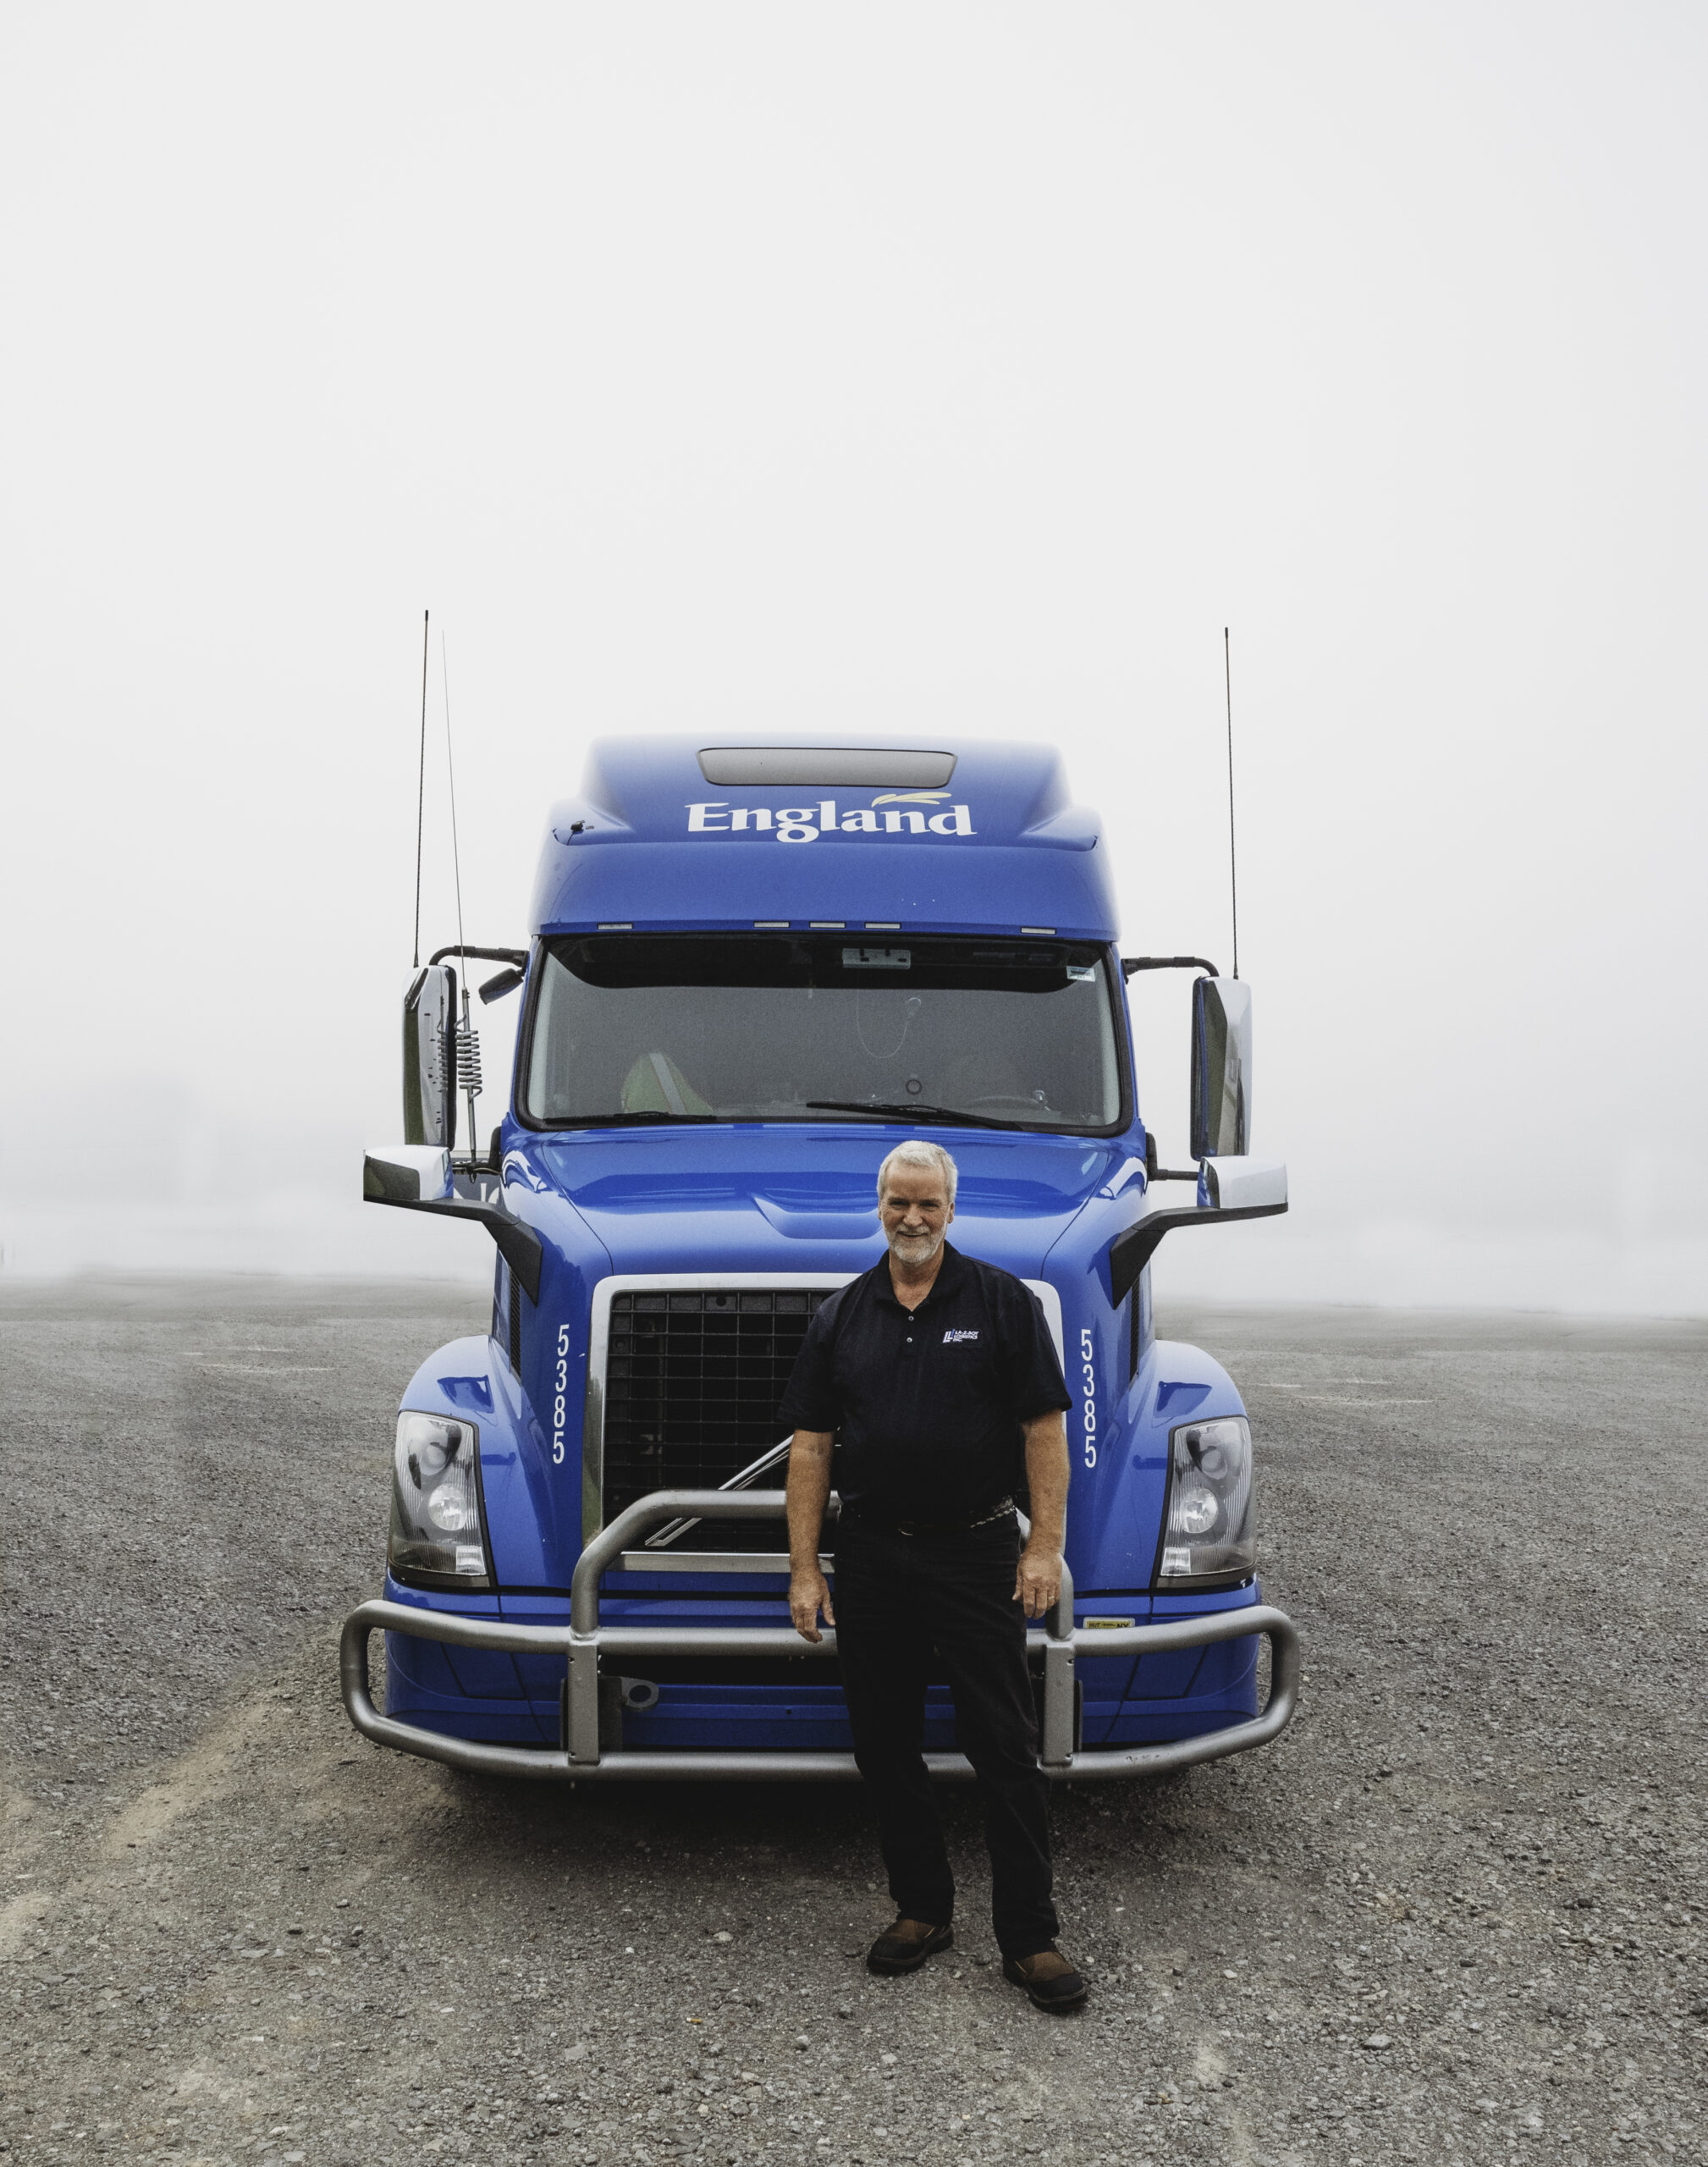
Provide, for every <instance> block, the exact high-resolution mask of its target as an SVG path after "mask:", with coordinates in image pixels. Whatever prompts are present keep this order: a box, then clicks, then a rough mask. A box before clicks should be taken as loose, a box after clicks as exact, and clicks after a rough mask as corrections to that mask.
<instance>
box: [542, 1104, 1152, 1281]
mask: <svg viewBox="0 0 1708 2167" xmlns="http://www.w3.org/2000/svg"><path fill="white" fill-rule="evenodd" d="M904 1133H906V1132H903V1131H901V1130H899V1129H895V1128H883V1129H874V1128H873V1127H872V1126H871V1125H869V1124H867V1123H864V1122H862V1123H858V1124H850V1125H847V1126H827V1127H825V1128H818V1126H816V1125H814V1126H813V1127H811V1128H808V1127H807V1126H805V1125H800V1126H794V1125H791V1126H789V1127H780V1126H779V1127H771V1128H762V1127H759V1126H758V1125H754V1126H752V1127H747V1126H733V1125H732V1126H728V1127H725V1126H723V1125H721V1124H720V1125H719V1126H718V1127H716V1128H682V1129H668V1128H643V1129H633V1130H605V1131H596V1132H593V1133H588V1132H587V1131H585V1130H584V1131H581V1132H580V1133H576V1134H574V1135H565V1136H540V1135H537V1134H532V1135H530V1134H526V1133H523V1134H522V1135H520V1136H517V1137H516V1138H515V1145H514V1148H513V1149H512V1150H511V1151H510V1152H509V1153H507V1154H506V1157H505V1168H504V1171H505V1176H506V1179H507V1181H509V1180H512V1179H517V1178H519V1179H520V1181H521V1184H522V1185H523V1186H524V1187H527V1188H534V1189H535V1190H536V1191H540V1190H549V1191H552V1192H554V1193H555V1194H559V1195H560V1196H563V1197H565V1198H566V1199H568V1200H569V1201H570V1203H571V1204H572V1205H574V1206H575V1208H576V1210H577V1211H578V1212H579V1213H580V1214H581V1216H582V1218H583V1219H585V1220H586V1221H587V1225H588V1226H589V1227H591V1228H592V1232H594V1233H595V1234H596V1235H597V1236H598V1239H599V1240H600V1241H601V1242H602V1243H603V1244H604V1247H605V1249H607V1251H608V1252H609V1255H610V1259H611V1265H612V1268H613V1269H614V1271H617V1272H619V1273H625V1274H626V1273H631V1272H636V1273H638V1272H647V1273H653V1272H675V1271H789V1272H800V1271H837V1272H852V1271H864V1270H865V1269H866V1268H867V1267H868V1265H872V1264H875V1263H876V1262H877V1260H878V1259H879V1257H880V1256H881V1255H882V1254H884V1241H883V1237H882V1235H881V1233H880V1232H879V1225H878V1212H877V1207H876V1199H875V1196H874V1188H875V1183H876V1181H877V1175H878V1168H879V1165H880V1164H881V1163H882V1161H883V1158H884V1154H885V1152H886V1151H888V1150H890V1149H892V1148H893V1146H894V1145H895V1144H897V1143H899V1142H900V1141H901V1138H902V1135H903V1134H904ZM932 1140H933V1141H934V1142H941V1143H942V1144H945V1147H946V1148H947V1149H948V1150H950V1152H952V1153H953V1155H954V1157H955V1161H956V1166H958V1167H959V1169H960V1188H959V1192H958V1194H957V1196H956V1215H955V1221H954V1227H953V1230H952V1232H951V1234H950V1239H951V1240H952V1241H953V1242H954V1243H955V1245H956V1248H957V1249H961V1251H963V1252H964V1253H965V1254H967V1255H969V1256H976V1257H982V1258H983V1259H985V1260H987V1261H988V1262H989V1263H992V1264H996V1265H1001V1266H1002V1267H1003V1268H1004V1269H1005V1270H1006V1271H1012V1272H1015V1273H1017V1275H1018V1276H1020V1277H1022V1278H1038V1277H1040V1276H1042V1271H1043V1264H1044V1257H1045V1255H1046V1254H1048V1252H1049V1251H1050V1248H1051V1247H1052V1246H1053V1245H1054V1243H1055V1242H1056V1241H1057V1239H1058V1238H1060V1236H1061V1233H1062V1232H1063V1230H1064V1229H1065V1228H1066V1227H1067V1225H1068V1224H1069V1222H1070V1221H1072V1219H1073V1217H1074V1216H1076V1214H1077V1212H1078V1211H1079V1210H1081V1208H1082V1207H1083V1205H1084V1204H1085V1202H1086V1199H1088V1197H1089V1196H1091V1195H1092V1194H1093V1193H1094V1191H1095V1190H1096V1188H1098V1187H1099V1183H1102V1182H1104V1181H1105V1180H1106V1179H1107V1178H1108V1177H1109V1174H1110V1171H1111V1169H1112V1168H1113V1167H1114V1166H1115V1165H1116V1162H1117V1161H1118V1160H1119V1158H1120V1157H1121V1155H1122V1154H1121V1147H1120V1146H1119V1145H1118V1144H1113V1143H1110V1142H1105V1141H1103V1140H1101V1139H1083V1138H1079V1139H1072V1138H1053V1137H1035V1136H1023V1135H1016V1134H1008V1133H1001V1132H997V1131H985V1130H967V1129H953V1130H941V1131H936V1132H934V1133H932Z"/></svg>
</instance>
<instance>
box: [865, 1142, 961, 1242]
mask: <svg viewBox="0 0 1708 2167" xmlns="http://www.w3.org/2000/svg"><path fill="white" fill-rule="evenodd" d="M878 1214H879V1218H881V1219H882V1221H883V1222H884V1239H885V1240H886V1241H887V1242H888V1243H889V1244H890V1254H891V1255H892V1256H895V1257H899V1258H900V1259H901V1262H902V1263H903V1264H909V1265H920V1264H929V1263H930V1261H931V1260H932V1258H933V1257H934V1256H935V1255H936V1254H937V1252H938V1250H939V1249H941V1248H942V1246H943V1236H944V1233H945V1230H946V1228H947V1227H948V1225H949V1222H950V1220H951V1219H952V1218H953V1217H954V1216H955V1206H954V1205H952V1204H951V1203H950V1201H949V1196H948V1193H947V1191H946V1190H945V1188H944V1186H943V1177H942V1176H941V1175H940V1174H937V1173H934V1172H932V1170H931V1169H930V1168H929V1167H928V1166H892V1167H891V1168H890V1178H889V1180H888V1181H887V1182H885V1183H884V1194H883V1196H882V1198H881V1199H879V1205H878Z"/></svg>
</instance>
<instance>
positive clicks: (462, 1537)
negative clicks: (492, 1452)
mask: <svg viewBox="0 0 1708 2167" xmlns="http://www.w3.org/2000/svg"><path fill="white" fill-rule="evenodd" d="M479 1451H480V1436H479V1432H478V1431H477V1429H476V1428H475V1425H474V1424H473V1423H472V1422H456V1421H451V1420H448V1419H447V1418H446V1417H445V1416H444V1415H440V1414H412V1413H410V1411H409V1410H407V1409H405V1412H404V1413H403V1414H399V1417H398V1418H397V1445H396V1448H395V1450H394V1453H393V1454H392V1484H391V1539H390V1541H389V1543H388V1547H387V1553H386V1554H387V1561H388V1563H389V1564H390V1566H391V1569H392V1570H393V1572H394V1573H395V1574H397V1575H398V1576H399V1579H401V1580H413V1581H416V1582H418V1583H420V1584H421V1585H426V1586H428V1587H458V1588H468V1589H477V1588H488V1587H490V1586H491V1585H492V1580H491V1577H490V1575H489V1574H488V1569H487V1552H486V1542H485V1538H484V1530H482V1525H481V1499H480V1479H479V1475H478V1473H477V1457H478V1454H479Z"/></svg>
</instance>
